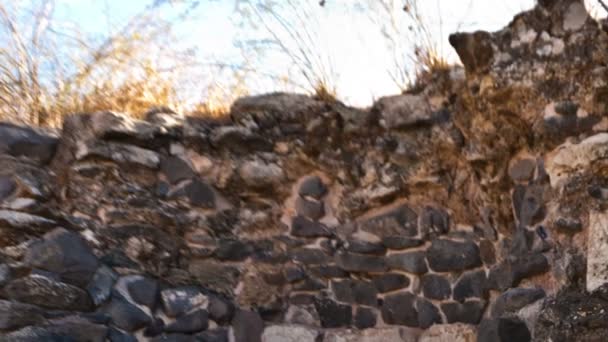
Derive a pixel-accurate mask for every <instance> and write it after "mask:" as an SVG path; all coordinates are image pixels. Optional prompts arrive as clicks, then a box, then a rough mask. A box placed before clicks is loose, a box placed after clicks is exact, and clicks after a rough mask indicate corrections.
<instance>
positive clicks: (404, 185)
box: [0, 0, 608, 342]
mask: <svg viewBox="0 0 608 342" xmlns="http://www.w3.org/2000/svg"><path fill="white" fill-rule="evenodd" d="M602 25H604V26H602ZM607 31H608V30H607V26H606V25H605V23H603V24H602V23H597V22H595V21H593V20H592V19H591V18H589V17H588V15H587V12H586V11H585V10H584V7H582V3H580V2H578V1H572V0H563V1H541V2H540V4H539V5H537V6H536V7H535V8H534V9H533V10H531V11H529V12H525V13H522V14H521V15H519V16H517V17H516V18H515V19H514V20H513V21H512V22H511V23H510V24H509V26H508V27H506V28H505V29H503V30H501V31H498V32H496V33H491V34H490V33H487V32H475V33H458V34H454V35H452V36H451V37H450V42H451V44H452V45H453V46H454V48H455V49H456V51H457V52H458V54H459V56H460V58H461V60H462V62H463V64H464V68H460V67H453V68H451V69H449V70H438V71H435V72H433V73H430V74H428V75H425V76H423V77H422V78H421V79H420V81H419V84H418V85H417V86H416V87H414V88H413V90H411V91H409V92H408V93H405V94H401V95H396V96H389V97H384V98H381V99H379V100H378V101H377V102H376V103H375V104H374V106H373V107H372V108H370V109H357V108H351V107H347V106H345V105H343V104H341V103H339V102H332V103H328V102H324V101H321V100H319V99H316V98H313V97H308V96H304V95H296V94H284V93H274V94H267V95H262V96H255V97H247V98H242V99H240V100H238V101H236V102H235V103H234V104H233V106H232V108H231V113H230V117H229V118H228V119H225V120H224V119H222V120H213V119H205V118H194V117H184V116H182V115H180V114H178V113H174V112H172V111H171V110H170V109H167V108H156V109H153V110H151V111H149V112H148V113H146V115H145V119H144V120H141V121H140V120H134V119H131V118H129V117H128V116H125V115H121V114H117V113H111V112H98V113H87V114H77V115H72V116H69V117H67V118H66V119H65V122H64V126H63V129H62V131H61V132H55V133H54V132H49V131H42V130H34V129H31V128H26V127H18V126H13V125H10V124H0V164H1V165H2V167H1V168H0V287H1V290H0V333H2V334H3V335H4V337H5V338H6V339H7V340H9V341H13V340H15V341H37V340H53V339H54V340H62V341H63V340H70V341H72V340H75V341H104V340H106V339H109V340H110V341H134V340H146V339H149V340H153V341H214V342H215V341H227V340H231V341H239V342H240V341H243V342H244V341H252V342H255V341H265V342H271V341H272V342H274V341H298V342H300V341H302V342H304V341H353V342H355V341H361V342H363V341H372V342H373V341H475V340H479V341H527V340H530V339H532V338H534V339H538V340H543V341H544V340H547V339H549V338H551V339H552V340H563V339H564V338H566V340H568V338H572V336H577V337H579V338H581V339H582V340H585V339H588V340H593V338H595V337H597V336H602V335H601V334H602V333H603V330H602V331H599V330H597V329H600V328H597V329H596V328H594V327H598V326H599V325H597V324H596V325H594V324H592V323H593V322H601V321H602V319H604V318H605V317H604V316H605V315H606V313H604V311H603V310H602V311H601V312H600V311H599V309H598V307H604V306H602V305H605V303H606V300H605V299H603V298H605V297H602V293H604V292H602V291H605V290H604V286H603V284H604V283H605V282H606V280H607V279H608V274H607V272H606V264H607V263H606V261H605V257H604V255H605V253H606V252H605V242H604V240H605V237H604V236H605V234H606V232H605V228H604V227H605V224H604V221H605V219H604V218H605V215H606V214H605V206H606V203H608V202H606V200H607V199H608V178H607V176H606V175H607V174H608V173H606V172H605V171H606V170H608V168H606V158H607V156H608V153H607V151H608V147H607V146H608V138H607V137H608V135H606V133H602V132H604V131H605V130H606V129H608V125H607V124H608V122H607V121H606V119H605V116H606V114H608V100H607V99H608V67H607V63H608V34H607ZM587 246H589V248H588V247H587ZM586 265H588V271H589V272H587V273H586ZM586 291H589V293H590V294H589V293H588V292H586ZM581 298H587V299H581ZM573 303H576V305H578V306H577V311H576V312H577V313H576V314H574V313H573V312H574V311H571V309H572V307H573V306H572V305H574V304H573ZM598 303H599V304H598ZM605 308H606V309H607V310H606V312H608V304H606V305H605ZM576 315H579V316H576ZM577 317H578V318H577ZM581 317H587V318H586V319H581ZM560 321H566V322H567V323H564V324H563V325H560V324H562V323H559V322H560ZM589 322H592V323H589ZM600 325H601V324H600ZM573 332H576V334H575V335H573Z"/></svg>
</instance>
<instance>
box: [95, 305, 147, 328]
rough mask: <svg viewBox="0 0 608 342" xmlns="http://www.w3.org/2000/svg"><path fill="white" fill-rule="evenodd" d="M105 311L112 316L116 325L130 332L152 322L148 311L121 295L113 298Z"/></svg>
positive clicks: (112, 320)
mask: <svg viewBox="0 0 608 342" xmlns="http://www.w3.org/2000/svg"><path fill="white" fill-rule="evenodd" d="M104 311H105V312H106V313H107V314H108V315H109V316H110V319H111V322H112V324H113V325H114V326H116V327H118V328H120V329H123V330H126V331H129V332H132V331H135V330H139V329H141V328H143V327H145V326H146V325H148V324H149V323H150V322H152V317H150V316H149V315H148V314H147V313H145V312H144V311H143V310H141V309H140V308H138V307H137V306H135V305H133V304H131V303H129V302H127V301H126V300H124V299H122V298H119V297H114V298H112V301H111V302H110V304H109V305H108V306H107V307H106V308H105V310H104Z"/></svg>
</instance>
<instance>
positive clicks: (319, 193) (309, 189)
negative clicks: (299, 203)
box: [298, 176, 327, 200]
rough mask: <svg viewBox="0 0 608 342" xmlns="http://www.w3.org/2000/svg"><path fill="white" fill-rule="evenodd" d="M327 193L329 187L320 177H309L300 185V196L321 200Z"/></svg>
mask: <svg viewBox="0 0 608 342" xmlns="http://www.w3.org/2000/svg"><path fill="white" fill-rule="evenodd" d="M326 193H327V187H326V186H325V184H323V181H322V180H321V178H319V177H318V176H308V177H306V178H305V179H304V180H303V181H302V183H301V184H300V189H299V190H298V194H299V195H300V196H302V197H312V198H314V199H317V200H320V199H321V198H322V197H323V196H325V194H326Z"/></svg>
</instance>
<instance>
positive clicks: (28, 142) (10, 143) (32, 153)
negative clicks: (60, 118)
mask: <svg viewBox="0 0 608 342" xmlns="http://www.w3.org/2000/svg"><path fill="white" fill-rule="evenodd" d="M57 143H58V139H57V138H56V137H54V136H51V135H49V134H46V133H44V132H42V131H36V130H34V129H32V128H29V127H20V126H17V125H13V124H9V123H0V154H3V153H8V154H9V155H12V156H14V157H26V158H29V159H31V160H34V161H36V162H37V163H39V164H47V163H48V162H49V161H50V160H51V158H53V156H54V155H55V150H56V148H57Z"/></svg>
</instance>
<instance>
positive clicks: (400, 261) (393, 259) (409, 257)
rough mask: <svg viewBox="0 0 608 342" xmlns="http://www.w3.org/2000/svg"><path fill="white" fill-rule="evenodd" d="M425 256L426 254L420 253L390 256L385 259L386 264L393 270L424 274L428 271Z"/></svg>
mask: <svg viewBox="0 0 608 342" xmlns="http://www.w3.org/2000/svg"><path fill="white" fill-rule="evenodd" d="M425 256H426V253H425V252H422V251H419V252H408V253H399V254H391V255H389V256H388V257H387V258H386V263H387V264H388V266H389V267H390V268H391V269H393V270H402V271H406V272H410V273H415V274H424V273H426V272H427V271H428V268H427V266H426V261H425Z"/></svg>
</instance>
